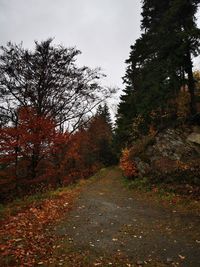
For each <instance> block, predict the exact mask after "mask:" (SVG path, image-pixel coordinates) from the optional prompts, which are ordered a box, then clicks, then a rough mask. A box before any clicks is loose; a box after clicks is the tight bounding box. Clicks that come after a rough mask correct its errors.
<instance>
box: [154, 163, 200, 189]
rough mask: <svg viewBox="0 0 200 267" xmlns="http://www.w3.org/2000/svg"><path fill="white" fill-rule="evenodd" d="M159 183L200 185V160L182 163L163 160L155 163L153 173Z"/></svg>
mask: <svg viewBox="0 0 200 267" xmlns="http://www.w3.org/2000/svg"><path fill="white" fill-rule="evenodd" d="M151 176H152V179H153V180H154V181H157V182H168V183H169V182H170V183H171V182H178V183H191V184H196V185H200V160H193V161H189V162H186V163H185V162H182V161H180V160H170V159H167V158H162V159H160V160H159V161H157V162H155V163H154V169H153V170H152V173H151Z"/></svg>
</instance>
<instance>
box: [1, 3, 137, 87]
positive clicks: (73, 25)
mask: <svg viewBox="0 0 200 267" xmlns="http://www.w3.org/2000/svg"><path fill="white" fill-rule="evenodd" d="M140 2H141V1H140V0H0V25H1V27H0V36H1V41H0V44H1V45H5V44H6V42H7V41H12V42H16V43H19V42H21V41H23V44H24V46H25V47H26V48H32V47H33V43H34V40H38V41H40V40H45V39H47V38H49V37H54V38H55V40H54V43H55V44H60V43H61V44H63V45H65V46H76V47H77V48H78V49H79V50H81V51H82V55H81V56H79V62H80V63H81V64H83V65H87V66H89V67H97V66H99V67H101V68H102V69H103V71H104V73H105V74H106V75H107V78H106V80H105V81H104V84H106V85H108V86H119V87H121V88H123V86H122V80H121V77H122V76H123V75H124V73H125V64H124V61H125V59H127V58H128V56H129V51H130V45H131V44H133V43H134V42H135V40H136V39H137V38H138V37H139V36H140V19H141V17H140V12H141V3H140Z"/></svg>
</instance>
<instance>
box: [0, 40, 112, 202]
mask: <svg viewBox="0 0 200 267" xmlns="http://www.w3.org/2000/svg"><path fill="white" fill-rule="evenodd" d="M79 53H80V51H78V50H76V49H75V48H65V47H62V46H54V45H53V44H52V40H51V39H49V40H47V41H44V42H41V43H38V42H36V43H35V50H34V51H29V50H26V49H24V48H23V47H22V45H21V44H20V45H15V44H12V43H8V45H7V46H5V47H1V56H0V90H1V91H0V93H1V99H0V183H1V193H2V198H4V197H5V196H10V195H12V194H19V193H20V192H22V193H23V192H27V191H31V190H32V188H37V189H38V188H39V187H47V186H57V185H63V184H68V183H70V182H73V181H75V180H76V179H78V178H81V177H87V176H89V175H91V174H92V173H94V172H95V171H96V170H97V169H98V168H100V167H101V166H103V165H109V164H110V163H111V161H112V156H111V154H112V148H111V141H112V126H111V121H110V117H109V111H108V107H107V106H106V105H104V106H101V105H100V103H101V102H102V101H104V100H105V99H106V98H108V97H109V96H110V95H111V93H112V92H111V89H108V88H105V87H102V86H100V83H99V80H100V78H101V77H102V76H103V74H101V72H100V69H94V70H93V69H90V68H88V67H85V66H84V67H78V66H77V65H76V64H75V63H76V57H77V55H78V54H79ZM95 110H97V111H95ZM95 113H96V114H95ZM104 153H106V156H105V154H104Z"/></svg>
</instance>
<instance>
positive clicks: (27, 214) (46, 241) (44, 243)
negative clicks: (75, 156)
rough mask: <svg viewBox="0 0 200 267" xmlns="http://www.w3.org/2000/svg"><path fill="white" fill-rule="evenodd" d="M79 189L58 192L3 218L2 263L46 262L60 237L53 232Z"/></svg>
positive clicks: (35, 263)
mask: <svg viewBox="0 0 200 267" xmlns="http://www.w3.org/2000/svg"><path fill="white" fill-rule="evenodd" d="M78 193H79V190H78V189H72V190H68V191H63V192H59V193H57V194H56V195H54V196H53V197H52V198H50V199H45V200H42V201H40V202H34V203H32V204H30V205H29V206H27V207H26V208H24V209H23V210H21V211H20V212H18V213H17V214H16V215H10V216H8V217H7V218H6V219H4V220H3V221H2V222H1V227H0V241H1V243H0V255H1V258H0V266H35V265H37V264H41V265H43V264H45V263H47V261H48V259H49V258H51V256H52V255H53V251H54V249H55V243H56V239H58V238H59V237H56V236H55V235H54V226H55V225H56V223H57V222H59V221H60V220H61V219H62V218H63V217H64V216H65V214H66V212H68V211H69V210H70V209H71V207H72V203H73V200H74V198H75V197H76V196H77V195H78Z"/></svg>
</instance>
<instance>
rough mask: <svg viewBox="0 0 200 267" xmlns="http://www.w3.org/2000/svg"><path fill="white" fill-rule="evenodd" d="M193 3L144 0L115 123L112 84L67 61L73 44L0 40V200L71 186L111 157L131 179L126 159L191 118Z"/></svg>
mask: <svg viewBox="0 0 200 267" xmlns="http://www.w3.org/2000/svg"><path fill="white" fill-rule="evenodd" d="M197 9H198V1H197V0H196V1H160V2H158V1H143V6H142V21H141V30H142V35H141V37H140V38H139V39H138V40H137V41H136V42H135V44H134V45H132V46H131V51H130V55H129V58H128V59H127V60H126V65H127V68H126V73H125V75H124V77H123V80H124V85H125V89H124V91H123V93H122V96H121V98H120V103H119V106H118V111H117V115H116V122H115V124H114V125H112V124H113V123H112V121H111V118H110V114H109V108H108V105H107V104H106V102H105V100H106V99H107V100H108V99H109V98H111V97H112V95H113V93H114V91H115V90H114V89H113V88H108V87H105V86H104V87H103V86H102V85H101V82H100V81H101V78H102V77H103V76H104V74H103V73H102V72H101V70H100V69H90V68H89V67H86V66H83V67H78V66H77V65H76V60H77V56H78V55H79V54H80V53H81V52H80V51H79V50H77V49H76V48H66V47H63V46H61V45H57V46H56V45H53V43H52V39H48V40H46V41H42V42H35V48H34V50H33V51H30V50H27V49H25V48H24V47H23V45H22V43H21V44H19V45H17V44H13V43H12V42H9V43H8V44H7V46H2V47H1V57H0V86H1V100H0V101H1V102H0V103H1V106H0V126H1V127H0V131H1V135H0V136H1V137H0V144H1V147H0V162H1V165H0V183H1V190H0V191H1V199H2V200H3V199H4V198H8V199H9V198H10V197H11V198H12V197H16V196H19V195H21V194H22V195H23V194H26V193H31V191H33V192H34V190H36V189H37V190H39V188H40V190H45V188H50V187H57V186H62V185H67V184H70V183H72V182H74V181H76V180H78V179H80V178H83V177H85V178H86V177H89V176H90V175H92V174H94V173H95V172H96V171H97V170H99V169H100V168H102V167H103V166H109V165H112V164H116V162H117V161H120V157H121V162H122V164H121V166H123V167H122V169H124V168H125V169H124V171H125V173H126V175H128V176H130V177H132V178H134V177H137V176H138V170H137V164H136V163H135V162H134V157H136V156H138V154H141V153H142V150H143V149H145V147H146V145H148V142H151V141H152V139H153V138H154V137H155V136H156V135H157V134H158V133H159V132H161V131H163V130H164V129H166V128H167V127H170V126H171V127H183V126H185V127H186V126H187V125H190V128H191V125H198V124H199V123H200V118H199V116H200V115H199V112H200V107H199V106H200V104H199V101H200V91H199V90H200V72H199V71H198V70H194V68H193V60H194V58H195V57H197V56H198V55H199V40H200V39H199V36H200V30H199V29H198V27H197V25H196V17H195V15H196V12H197ZM163 164H164V165H165V160H164V163H163ZM166 164H167V163H166ZM185 164H186V166H187V168H188V169H189V168H192V169H193V167H194V168H195V170H196V168H197V169H198V167H197V166H196V165H197V164H193V163H184V162H178V163H177V169H179V167H180V166H182V165H183V166H185ZM188 164H189V165H188ZM190 165H192V166H190ZM193 165H195V166H193ZM178 166H179V167H178ZM126 168H127V170H126ZM176 171H177V170H176ZM196 171H197V172H198V171H199V169H198V170H196ZM188 172H189V170H188ZM160 175H161V176H162V173H160ZM177 175H178V174H177ZM181 175H182V173H181V170H180V175H178V176H181ZM158 176H159V174H158ZM194 178H196V177H194ZM196 179H197V180H198V179H199V177H197V178H196ZM193 180H194V179H193Z"/></svg>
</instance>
